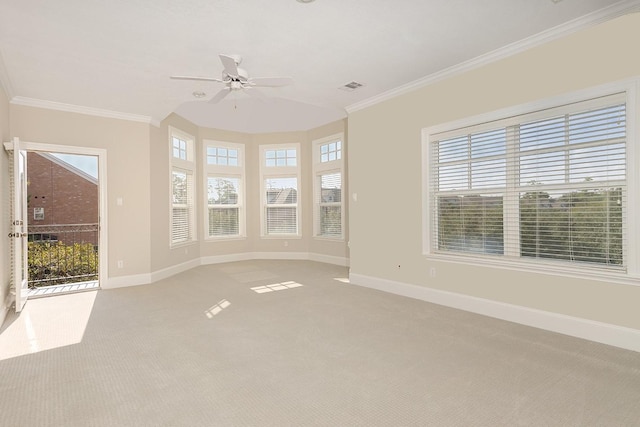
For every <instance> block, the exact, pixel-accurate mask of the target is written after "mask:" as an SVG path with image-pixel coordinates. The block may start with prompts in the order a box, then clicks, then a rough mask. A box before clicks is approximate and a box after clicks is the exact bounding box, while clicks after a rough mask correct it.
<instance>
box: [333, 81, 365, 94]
mask: <svg viewBox="0 0 640 427" xmlns="http://www.w3.org/2000/svg"><path fill="white" fill-rule="evenodd" d="M362 86H364V85H363V84H362V83H358V82H351V83H347V84H346V85H344V86H340V87H339V88H338V89H342V90H346V91H349V92H351V91H354V90H356V89H358V88H359V87H362Z"/></svg>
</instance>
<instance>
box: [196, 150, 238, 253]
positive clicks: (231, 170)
mask: <svg viewBox="0 0 640 427" xmlns="http://www.w3.org/2000/svg"><path fill="white" fill-rule="evenodd" d="M202 147H203V149H202V158H203V160H202V162H203V170H204V173H203V197H204V202H203V206H204V209H203V234H204V239H205V240H206V241H220V240H235V239H245V238H246V237H247V233H246V208H245V206H246V193H245V179H246V175H245V150H244V148H245V147H244V144H238V143H233V142H226V141H218V140H211V139H205V140H203V141H202ZM214 147H215V148H226V149H231V150H237V151H238V165H237V166H230V165H214V164H209V155H208V148H214ZM209 178H234V179H238V180H239V189H238V191H239V192H240V194H239V197H238V203H236V204H233V205H220V207H221V208H229V209H231V208H237V209H238V234H229V235H221V236H217V235H213V236H212V235H210V234H209V208H210V207H211V206H210V205H209Z"/></svg>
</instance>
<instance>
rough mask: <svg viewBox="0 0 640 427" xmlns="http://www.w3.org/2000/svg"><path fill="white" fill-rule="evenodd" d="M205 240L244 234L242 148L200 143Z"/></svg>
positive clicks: (227, 144) (215, 143) (224, 144)
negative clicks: (204, 201) (202, 162)
mask: <svg viewBox="0 0 640 427" xmlns="http://www.w3.org/2000/svg"><path fill="white" fill-rule="evenodd" d="M204 147H205V154H206V155H205V156H204V157H205V158H204V162H205V165H204V167H205V171H206V176H205V180H206V182H205V188H206V197H207V205H206V212H205V215H204V218H205V230H206V231H205V233H206V236H205V237H207V238H212V239H215V238H232V237H242V236H244V235H245V231H244V229H245V226H244V223H245V213H244V209H243V205H244V173H245V172H244V146H243V145H242V144H233V143H229V142H219V141H207V140H205V141H204Z"/></svg>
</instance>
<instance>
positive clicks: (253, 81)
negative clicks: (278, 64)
mask: <svg viewBox="0 0 640 427" xmlns="http://www.w3.org/2000/svg"><path fill="white" fill-rule="evenodd" d="M218 56H219V57H220V61H222V66H223V67H224V70H222V78H221V79H217V78H214V77H197V76H171V78H172V79H176V80H200V81H206V82H219V83H224V84H225V85H226V87H224V88H223V89H221V90H220V91H219V92H218V93H217V94H216V95H215V96H214V97H213V98H211V99H210V100H209V102H210V103H212V104H215V103H218V102H220V101H221V100H222V99H223V98H224V97H225V96H227V95H228V94H229V93H231V92H232V91H238V90H244V91H245V92H246V93H247V94H248V95H250V96H253V97H257V98H263V97H264V95H263V94H262V93H261V92H260V91H258V90H257V89H256V87H279V86H286V85H290V84H291V83H293V79H291V77H256V78H250V77H249V74H248V73H247V71H246V70H243V69H242V68H238V65H240V62H242V57H241V56H239V55H218Z"/></svg>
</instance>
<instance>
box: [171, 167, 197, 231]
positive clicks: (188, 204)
mask: <svg viewBox="0 0 640 427" xmlns="http://www.w3.org/2000/svg"><path fill="white" fill-rule="evenodd" d="M171 178H172V181H171V182H172V185H171V187H172V225H171V242H172V243H181V242H187V241H190V240H192V239H193V225H192V224H193V212H194V211H193V209H194V207H193V174H192V172H191V171H188V170H181V169H177V168H174V170H173V171H172V173H171Z"/></svg>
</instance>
